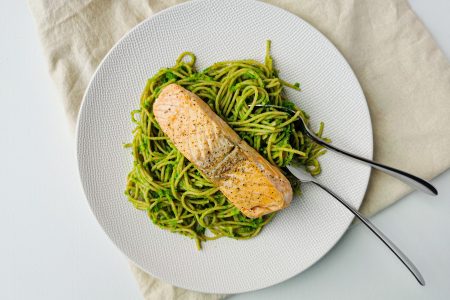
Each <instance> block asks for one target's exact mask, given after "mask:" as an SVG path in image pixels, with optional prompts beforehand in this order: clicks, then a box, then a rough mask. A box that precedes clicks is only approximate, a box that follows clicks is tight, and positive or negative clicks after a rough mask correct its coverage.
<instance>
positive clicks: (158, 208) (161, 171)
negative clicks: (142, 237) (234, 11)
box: [125, 41, 325, 248]
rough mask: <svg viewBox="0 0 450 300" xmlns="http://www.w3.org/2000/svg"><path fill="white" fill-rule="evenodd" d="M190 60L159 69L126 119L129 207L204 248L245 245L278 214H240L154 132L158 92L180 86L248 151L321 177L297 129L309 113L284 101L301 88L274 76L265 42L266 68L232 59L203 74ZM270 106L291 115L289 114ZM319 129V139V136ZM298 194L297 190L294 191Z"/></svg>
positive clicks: (312, 147)
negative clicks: (225, 240) (224, 240)
mask: <svg viewBox="0 0 450 300" xmlns="http://www.w3.org/2000/svg"><path fill="white" fill-rule="evenodd" d="M195 59H196V57H195V55H194V54H193V53H190V52H184V53H182V54H181V55H180V56H179V57H178V59H177V61H176V64H175V66H173V67H171V68H165V69H161V70H160V71H159V72H158V73H157V74H156V75H155V76H153V77H152V78H150V79H149V80H148V82H147V85H146V87H145V90H144V92H143V93H142V97H141V101H140V108H139V109H138V110H135V111H133V112H132V113H131V119H132V121H133V122H134V123H135V124H136V128H135V129H134V131H133V135H134V139H133V142H132V143H131V144H128V146H129V147H131V148H132V152H133V157H134V164H133V169H132V171H131V172H130V173H129V175H128V178H127V186H126V191H125V194H126V196H127V197H128V199H129V201H130V202H131V203H133V205H134V206H135V207H136V208H137V209H140V210H144V211H146V212H147V213H148V216H149V217H150V219H151V220H152V221H153V223H154V224H156V225H158V226H159V227H161V228H163V229H167V230H170V231H172V232H177V233H180V234H183V235H186V236H188V237H191V238H193V239H195V240H196V242H197V246H198V247H199V248H201V242H203V241H208V240H213V239H217V238H220V237H224V236H225V237H230V238H235V239H249V238H252V237H254V236H256V235H257V234H258V233H259V232H260V231H261V229H262V228H263V227H264V225H266V224H267V223H269V222H270V220H271V219H272V218H273V217H274V215H275V213H272V214H269V215H265V216H263V217H260V218H257V219H250V218H248V217H246V216H244V215H243V214H242V213H241V212H240V211H239V210H238V209H237V208H236V207H234V205H233V204H232V203H230V202H229V201H228V200H227V198H225V196H224V195H223V194H222V193H221V192H220V191H219V189H218V188H217V187H215V186H214V185H213V184H212V183H211V182H210V181H209V180H208V179H207V178H205V177H204V176H203V175H202V173H201V172H199V171H198V170H197V169H196V168H195V166H194V165H193V164H192V163H190V162H189V161H188V160H187V159H186V158H184V157H183V155H182V154H181V153H180V152H179V151H178V150H177V149H176V148H175V147H174V145H173V144H172V143H171V141H170V140H169V139H168V137H167V136H166V135H165V134H164V133H163V132H162V130H161V129H160V128H159V126H158V123H157V122H156V120H155V117H154V115H153V112H152V107H153V102H154V101H155V99H156V98H157V97H158V95H159V92H160V91H161V89H162V88H164V87H165V86H167V85H169V84H171V83H177V84H179V85H181V86H183V87H184V88H186V89H188V90H190V91H192V92H193V93H195V94H197V95H198V96H199V97H200V98H202V99H203V100H204V101H205V102H206V103H208V104H209V106H210V107H211V108H212V109H213V111H214V112H215V113H217V114H218V115H219V116H220V117H222V118H223V119H224V120H225V121H226V122H227V123H228V124H229V125H230V126H231V127H232V128H233V129H234V130H235V131H236V132H237V133H238V134H239V136H240V137H241V138H242V139H244V140H245V141H246V142H247V143H248V144H249V145H251V146H252V147H253V148H255V149H256V150H257V151H258V152H259V153H261V154H262V155H263V156H264V157H265V158H266V159H267V160H268V161H269V162H271V163H272V164H274V165H277V166H279V167H284V166H286V165H287V164H289V162H291V161H292V160H293V159H296V160H298V161H299V162H301V163H302V164H304V165H306V166H307V169H308V170H309V172H311V174H312V175H317V174H319V173H320V164H319V161H318V160H317V158H318V157H319V156H320V155H322V154H323V153H324V152H325V150H324V149H323V148H322V147H321V146H319V145H317V144H315V143H313V142H311V141H310V140H309V139H308V138H307V137H306V136H304V135H303V134H302V132H301V131H300V130H297V129H296V128H295V126H294V121H296V120H297V119H298V118H300V117H301V118H303V119H304V120H306V121H308V119H309V117H308V115H307V114H306V113H305V112H303V111H302V110H300V109H299V108H297V107H296V106H295V105H294V104H293V103H292V102H289V101H288V100H287V99H286V98H285V95H284V93H283V87H285V86H286V87H289V88H292V89H295V90H300V88H299V84H297V83H296V84H290V83H287V82H285V81H283V80H282V79H280V78H278V73H277V71H276V70H275V69H274V67H273V62H272V57H271V56H270V41H268V42H267V49H266V57H265V62H264V63H260V62H258V61H255V60H236V61H224V62H219V63H215V64H213V65H212V66H210V67H208V68H206V69H205V70H203V71H202V72H198V71H197V70H196V69H195ZM256 104H274V105H281V106H285V107H289V108H291V109H294V110H295V111H296V113H295V115H290V114H289V113H287V112H284V111H278V110H276V109H274V108H263V107H255V105H256ZM322 131H323V123H321V124H320V128H319V131H318V135H319V136H321V135H322ZM298 189H299V187H298Z"/></svg>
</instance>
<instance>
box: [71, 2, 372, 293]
mask: <svg viewBox="0 0 450 300" xmlns="http://www.w3.org/2000/svg"><path fill="white" fill-rule="evenodd" d="M267 39H270V40H272V55H273V58H274V61H275V65H276V67H277V69H279V71H280V76H281V77H282V78H284V79H285V80H287V81H290V82H297V81H299V82H301V85H302V88H303V91H302V92H301V93H298V92H294V91H288V96H289V97H290V100H292V101H295V102H297V103H298V105H299V106H300V107H302V108H303V109H305V110H306V111H307V112H308V113H309V114H310V115H311V121H312V124H313V125H315V126H317V125H318V123H319V121H321V120H323V121H324V122H325V124H326V131H325V132H326V135H327V136H329V137H331V138H332V140H333V143H334V144H335V145H337V146H341V147H343V148H345V149H348V150H350V151H353V152H355V153H357V154H360V155H362V156H365V157H367V158H372V127H371V122H370V116H369V111H368V108H367V104H366V101H365V98H364V95H363V92H362V90H361V87H360V85H359V83H358V81H357V79H356V78H355V75H354V74H353V72H352V70H351V69H350V67H349V65H348V64H347V62H346V61H345V59H344V58H343V57H342V55H341V54H340V53H339V52H338V51H337V50H336V48H335V47H334V46H333V45H332V44H331V43H330V42H329V41H328V40H327V39H326V38H325V37H324V36H323V35H322V34H320V33H319V32H318V31H317V30H316V29H314V28H313V27H312V26H311V25H309V24H308V23H306V22H305V21H303V20H301V19H300V18H298V17H297V16H295V15H293V14H291V13H289V12H287V11H284V10H282V9H279V8H277V7H274V6H271V5H267V4H264V3H260V2H253V1H238V0H232V1H219V0H217V1H195V2H189V3H185V4H182V5H179V6H175V7H173V8H170V9H168V10H165V11H162V12H161V13H158V14H156V15H154V16H153V17H151V18H150V19H148V20H146V21H144V22H143V23H141V24H140V25H138V26H137V27H136V28H134V29H133V30H132V31H131V32H130V33H129V34H127V35H126V36H125V37H124V38H123V39H122V40H121V41H120V42H119V43H118V44H117V45H116V46H115V47H114V48H113V49H112V50H111V51H110V53H109V54H108V55H107V57H106V58H105V59H104V60H103V62H102V63H101V65H100V67H99V68H98V70H97V72H96V73H95V75H94V77H93V78H92V81H91V83H90V85H89V88H88V89H87V91H86V94H85V98H84V102H83V105H82V108H81V112H80V115H79V121H78V132H77V137H78V140H77V147H78V149H77V150H78V163H79V172H80V176H81V180H82V183H83V188H84V191H85V194H86V198H87V199H88V201H89V204H90V206H91V208H92V211H93V213H94V215H95V216H96V218H97V220H98V222H99V223H100V225H101V226H102V227H103V229H104V230H105V232H106V233H107V234H108V236H109V237H110V238H111V240H112V241H113V242H114V243H115V244H116V245H117V247H118V248H119V249H120V250H121V251H123V253H124V254H125V255H127V256H128V257H129V258H130V259H131V260H132V261H133V262H135V263H136V264H137V265H138V266H140V267H141V268H142V269H144V270H145V271H147V272H149V273H150V274H153V275H154V276H156V277H159V278H161V279H163V280H165V281H167V282H169V283H172V284H174V285H176V286H179V287H183V288H187V289H191V290H197V291H202V292H211V293H239V292H245V291H250V290H255V289H260V288H264V287H267V286H270V285H273V284H276V283H279V282H281V281H283V280H286V279H288V278H290V277H292V276H294V275H296V274H298V273H300V272H302V271H304V270H305V269H307V268H308V267H309V266H311V265H312V264H314V263H315V262H316V261H318V260H319V259H320V258H321V257H322V256H323V255H324V254H325V253H327V251H329V250H330V249H331V248H332V247H333V245H334V244H335V243H336V242H337V241H338V240H339V239H340V237H341V236H342V234H343V233H344V232H345V231H346V229H347V227H348V226H349V224H350V222H351V220H352V215H351V214H350V213H348V212H347V211H346V210H345V209H344V208H343V207H342V206H341V205H340V204H338V203H337V202H336V201H335V200H334V199H333V198H331V197H330V196H328V195H327V194H326V193H325V192H323V191H321V190H319V189H318V188H315V187H314V186H309V185H304V188H303V196H302V197H301V198H295V199H294V200H293V203H292V205H291V206H290V207H289V208H287V209H285V210H284V211H282V212H280V213H279V214H278V215H277V216H276V217H275V219H274V220H273V222H272V223H270V224H269V225H268V226H266V228H265V229H264V230H263V231H262V233H261V234H260V235H259V236H258V237H256V238H254V239H251V240H248V241H236V240H232V239H228V238H222V239H219V240H217V241H210V242H207V243H204V248H203V250H202V251H198V250H197V249H196V247H195V243H194V241H193V240H191V239H189V238H186V237H183V236H181V235H178V234H173V233H170V232H168V231H163V230H161V229H159V228H157V227H156V226H154V225H153V224H152V222H151V221H150V220H149V219H148V218H147V216H146V214H145V213H144V212H141V211H138V210H136V209H135V208H134V207H133V206H132V205H131V204H130V203H129V202H128V201H127V199H126V197H125V196H124V193H123V191H124V188H125V181H126V175H127V173H128V172H129V171H130V169H131V163H132V157H131V155H130V150H126V149H123V148H122V143H125V142H129V141H131V139H132V135H131V130H132V128H133V125H132V123H131V121H130V111H131V110H132V109H136V108H137V107H138V105H139V97H140V94H141V92H142V90H143V88H144V86H145V83H146V80H147V78H149V77H151V76H152V75H153V74H154V73H155V72H157V71H158V70H159V69H160V68H162V67H169V66H172V65H173V64H174V63H175V59H176V58H177V57H178V55H179V54H180V53H181V52H182V51H186V50H189V51H192V52H194V53H195V54H196V55H197V57H198V64H197V67H198V68H199V69H202V68H204V67H206V66H208V65H210V64H212V63H214V62H217V61H223V60H229V59H244V58H254V59H258V60H261V61H262V60H263V59H264V53H265V43H266V40H267ZM321 162H322V166H323V174H322V175H321V176H320V179H321V180H322V181H323V182H324V183H325V184H326V185H327V186H329V187H330V188H332V189H333V190H335V191H336V192H337V193H338V194H340V195H341V196H343V197H344V198H345V199H346V200H347V201H349V202H350V203H351V204H353V205H354V206H355V207H359V206H360V204H361V201H362V199H363V196H364V193H365V190H366V187H367V183H368V180H369V174H370V169H369V168H368V167H366V166H362V165H360V164H357V163H354V162H352V161H349V160H347V159H345V158H342V157H339V156H337V155H335V154H333V153H328V154H327V155H326V156H325V157H323V159H321ZM99 255H101V253H99Z"/></svg>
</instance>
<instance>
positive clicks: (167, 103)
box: [153, 84, 292, 218]
mask: <svg viewBox="0 0 450 300" xmlns="http://www.w3.org/2000/svg"><path fill="white" fill-rule="evenodd" d="M153 113H154V115H155V118H156V121H157V122H158V124H159V126H160V127H161V130H162V131H163V132H164V133H165V134H166V135H167V136H168V137H169V139H170V140H171V141H172V142H173V144H174V145H175V147H176V148H177V149H178V150H179V151H180V152H181V153H182V154H183V155H184V156H185V157H186V158H187V159H188V160H189V161H190V162H192V163H193V164H194V165H195V166H196V167H197V169H198V170H200V171H201V172H202V173H203V174H204V175H205V176H206V177H207V178H208V179H209V180H211V182H212V183H214V184H215V185H216V186H217V187H218V188H219V189H220V191H221V192H222V193H223V194H224V195H225V197H227V198H228V200H230V201H231V202H232V203H233V204H234V205H235V206H236V207H237V208H238V209H239V210H240V211H241V212H242V213H243V214H244V215H246V216H247V217H250V218H258V217H260V216H263V215H265V214H268V213H271V212H274V211H277V210H280V209H283V208H285V207H287V206H288V205H289V203H290V202H291V200H292V187H291V185H290V183H289V181H288V180H287V179H286V177H285V176H284V175H283V174H282V173H281V171H280V170H279V169H278V168H277V167H276V166H273V165H272V164H270V163H269V162H268V161H267V160H266V159H265V158H264V157H262V156H261V155H260V154H259V153H258V152H257V151H256V150H255V149H253V148H252V147H251V146H249V145H248V144H247V143H246V142H245V141H244V140H242V139H241V138H240V137H239V136H238V135H237V133H236V132H235V131H233V129H231V127H230V126H228V124H227V123H226V122H225V121H224V120H222V119H221V118H220V117H219V116H218V115H217V114H215V113H214V112H213V111H212V109H211V108H210V107H209V105H208V104H207V103H205V102H204V101H203V100H202V99H200V98H199V97H198V96H197V95H195V94H194V93H192V92H190V91H188V90H186V89H184V88H183V87H181V86H179V85H177V84H170V85H168V86H166V87H165V88H164V89H163V90H162V91H161V93H160V94H159V96H158V98H157V99H156V101H155V103H154V104H153Z"/></svg>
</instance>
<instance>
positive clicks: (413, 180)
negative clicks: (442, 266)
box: [255, 104, 438, 196]
mask: <svg viewBox="0 0 450 300" xmlns="http://www.w3.org/2000/svg"><path fill="white" fill-rule="evenodd" d="M255 107H263V108H264V107H270V108H275V109H278V110H282V111H285V112H287V113H289V114H291V115H294V114H295V113H296V111H295V110H293V109H290V108H287V107H284V106H279V105H272V104H256V105H255ZM296 123H297V124H299V125H300V130H302V132H303V133H305V134H306V135H307V136H308V137H309V138H310V139H312V140H313V141H314V142H315V143H317V144H319V145H321V146H323V147H325V148H327V149H330V150H332V151H334V152H337V153H340V154H342V155H345V156H347V157H350V158H351V159H353V160H356V161H359V162H361V163H364V164H366V165H369V166H371V167H372V168H375V169H378V170H380V171H383V172H385V173H387V174H389V175H391V176H393V177H395V178H397V179H399V180H401V181H403V182H405V183H407V184H409V185H410V186H412V187H414V188H415V189H418V190H420V191H422V192H425V193H427V194H429V195H434V196H436V195H437V194H438V191H437V190H436V188H435V187H434V186H433V185H432V184H431V183H429V182H427V181H426V180H424V179H422V178H419V177H417V176H414V175H412V174H409V173H406V172H404V171H402V170H399V169H395V168H393V167H390V166H386V165H383V164H380V163H377V162H375V161H372V160H370V159H367V158H364V157H361V156H358V155H356V154H353V153H350V152H348V151H345V150H342V149H340V148H337V147H335V146H332V145H330V144H329V143H327V142H325V141H324V140H322V139H321V138H320V137H318V136H317V135H316V134H315V133H314V132H313V131H312V130H311V129H309V127H308V126H307V124H306V122H305V120H303V118H301V117H299V119H298V122H296Z"/></svg>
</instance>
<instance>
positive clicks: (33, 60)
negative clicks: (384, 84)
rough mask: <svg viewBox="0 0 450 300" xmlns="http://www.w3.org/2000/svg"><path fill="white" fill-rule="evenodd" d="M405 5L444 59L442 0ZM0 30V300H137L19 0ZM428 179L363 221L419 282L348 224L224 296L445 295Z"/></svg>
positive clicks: (441, 203)
mask: <svg viewBox="0 0 450 300" xmlns="http://www.w3.org/2000/svg"><path fill="white" fill-rule="evenodd" d="M411 5H412V6H413V8H414V9H415V11H416V12H417V13H418V15H419V16H420V17H421V18H422V20H423V21H424V22H425V24H426V25H427V26H428V28H429V29H430V30H431V32H432V33H433V35H434V36H435V38H436V39H437V41H438V43H439V44H440V45H441V47H442V49H443V50H444V52H445V53H446V54H447V56H448V57H450V18H449V16H448V13H449V12H450V1H448V0H432V1H425V0H414V1H411ZM0 32H1V35H0V36H1V38H2V42H1V44H0V101H1V106H0V107H1V108H0V114H1V117H0V141H1V147H0V157H1V168H2V170H1V172H0V188H1V191H2V192H1V204H2V206H1V209H0V237H1V239H2V240H1V243H0V299H140V297H141V296H140V294H139V291H138V289H137V284H136V282H135V281H134V279H133V277H132V274H131V273H130V270H129V266H128V262H127V260H126V258H125V257H124V256H123V255H122V254H121V253H120V252H119V250H117V249H116V248H115V246H114V245H113V244H112V243H111V242H110V241H109V240H108V238H107V237H106V235H105V234H104V233H103V231H102V229H101V228H100V226H99V225H98V224H97V222H96V220H95V219H94V217H93V215H92V214H91V212H90V210H89V207H88V205H87V202H86V201H85V199H84V195H83V192H82V190H81V185H80V181H79V179H78V174H77V168H76V159H75V145H74V140H73V137H72V136H71V135H70V134H69V129H68V127H67V126H66V122H65V119H64V114H63V109H62V107H61V105H60V104H59V101H58V95H57V93H56V91H55V88H54V86H53V84H52V82H51V80H50V79H49V76H48V74H47V70H46V65H45V62H44V58H43V55H42V52H41V49H40V45H39V41H38V39H37V35H36V31H35V28H34V24H33V20H32V18H31V15H30V12H29V10H28V8H27V7H26V5H25V4H24V3H23V2H22V1H1V2H0ZM449 101H450V99H449ZM449 154H450V149H449ZM433 183H434V184H435V185H436V187H437V188H438V189H439V191H440V195H439V196H438V197H437V198H431V197H428V196H426V195H423V194H420V193H417V192H415V193H413V194H411V195H409V196H407V197H405V198H404V199H402V200H401V201H400V202H398V203H397V204H395V205H394V206H392V207H390V208H388V209H386V210H384V211H383V212H381V213H379V214H378V215H376V216H375V217H374V218H373V221H374V222H375V223H376V224H377V225H379V227H380V228H381V229H382V230H384V231H385V232H386V233H387V234H388V235H389V236H390V237H391V238H392V239H393V240H394V241H395V242H396V243H397V244H398V245H399V247H400V248H402V249H403V250H404V251H405V253H407V254H408V255H409V256H410V258H411V259H412V260H413V261H414V262H415V263H416V264H417V266H418V267H419V269H420V270H421V271H422V273H423V275H424V277H425V279H426V280H427V285H426V286H425V287H420V286H419V285H418V284H416V282H415V281H414V279H413V278H412V277H411V276H410V274H409V273H408V272H407V271H406V270H405V269H404V268H403V266H402V265H401V264H400V263H399V262H398V261H397V260H396V259H395V257H394V256H393V255H391V254H390V253H389V252H388V251H387V249H386V248H385V247H384V246H383V245H382V244H381V243H380V242H379V241H378V240H376V239H375V238H373V237H372V236H371V235H370V234H369V233H368V231H367V230H366V229H365V228H364V227H363V226H362V224H357V225H355V226H353V227H352V228H351V229H350V230H349V231H348V233H347V234H346V235H345V236H344V238H343V239H342V240H341V241H340V242H339V243H338V244H337V246H336V247H335V248H334V249H333V250H332V251H331V252H330V253H329V254H328V255H326V256H325V257H324V258H323V259H322V260H320V261H319V262H318V263H317V264H315V265H314V266H313V267H311V268H310V269H308V270H307V271H306V272H304V273H302V274H300V275H298V276H296V277H294V278H292V279H290V280H288V281H286V282H284V283H281V284H278V285H276V286H273V287H270V288H267V289H263V290H260V291H255V292H251V293H245V294H240V295H235V296H233V297H231V299H234V300H238V299H239V300H244V299H274V298H278V299H294V298H295V299H410V300H413V299H450V171H447V172H445V173H444V174H443V175H441V176H439V177H438V178H437V179H435V180H434V181H433ZM268 276H269V275H268Z"/></svg>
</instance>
